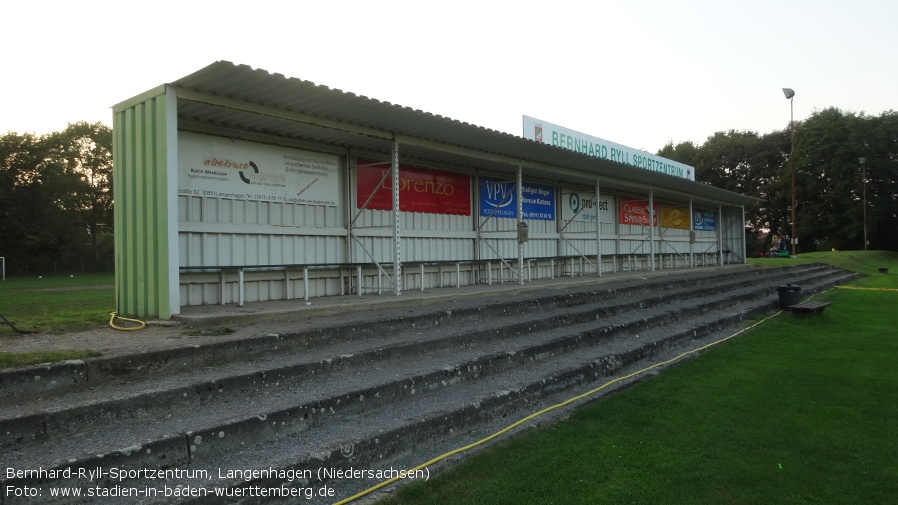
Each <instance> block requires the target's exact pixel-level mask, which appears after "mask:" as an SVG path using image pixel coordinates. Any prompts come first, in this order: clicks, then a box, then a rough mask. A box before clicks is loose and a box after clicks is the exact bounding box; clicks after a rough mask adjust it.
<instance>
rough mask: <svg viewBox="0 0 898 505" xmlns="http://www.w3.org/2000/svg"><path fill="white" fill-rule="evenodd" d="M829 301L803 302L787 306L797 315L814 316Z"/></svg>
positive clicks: (821, 310)
mask: <svg viewBox="0 0 898 505" xmlns="http://www.w3.org/2000/svg"><path fill="white" fill-rule="evenodd" d="M829 304H830V302H803V303H798V304H795V305H791V306H789V310H791V311H792V313H793V314H795V315H796V316H799V317H804V316H816V315H817V314H820V313H821V312H823V309H825V308H826V307H828V306H829Z"/></svg>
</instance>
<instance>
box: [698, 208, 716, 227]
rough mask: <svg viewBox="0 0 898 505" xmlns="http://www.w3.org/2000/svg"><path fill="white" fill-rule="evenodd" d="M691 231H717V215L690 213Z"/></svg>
mask: <svg viewBox="0 0 898 505" xmlns="http://www.w3.org/2000/svg"><path fill="white" fill-rule="evenodd" d="M692 229H693V230H695V231H714V230H716V229H717V214H715V213H713V212H702V211H699V210H695V211H692Z"/></svg>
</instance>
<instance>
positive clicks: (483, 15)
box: [0, 0, 898, 153]
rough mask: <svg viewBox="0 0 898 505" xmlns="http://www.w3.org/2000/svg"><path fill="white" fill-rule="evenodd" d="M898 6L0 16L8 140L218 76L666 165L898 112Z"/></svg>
mask: <svg viewBox="0 0 898 505" xmlns="http://www.w3.org/2000/svg"><path fill="white" fill-rule="evenodd" d="M896 19H898V2H895V1H894V0H854V1H852V2H847V1H844V0H838V1H832V0H778V1H768V0H756V1H740V0H729V1H722V0H707V1H706V0H679V1H670V0H627V1H621V0H584V1H578V0H568V1H561V2H558V1H549V0H543V1H530V0H517V1H504V0H479V1H469V0H455V1H452V2H444V1H438V0H429V1H422V0H415V1H398V0H395V1H394V0H378V1H370V0H368V1H343V0H327V1H324V0H315V1H308V0H293V1H286V2H285V1H281V0H278V1H269V0H253V1H249V2H247V1H231V0H218V1H204V0H179V1H170V0H156V1H154V2H125V1H121V0H115V1H105V0H81V1H78V2H72V1H71V0H68V1H43V0H32V1H28V2H24V1H19V2H4V4H3V6H2V7H0V25H2V29H0V62H2V66H0V69H2V70H0V135H3V134H5V133H7V132H15V133H18V134H24V133H34V134H44V133H51V132H55V131H61V130H64V129H65V128H66V126H67V125H68V124H69V123H75V122H78V121H87V122H91V123H92V122H98V121H99V122H103V123H105V124H107V125H110V126H111V125H112V107H113V106H114V105H115V104H117V103H119V102H122V101H124V100H127V99H129V98H131V97H133V96H136V95H138V94H140V93H142V92H144V91H147V90H149V89H152V88H154V87H156V86H158V85H160V84H165V83H170V82H173V81H176V80H177V79H179V78H181V77H184V76H187V75H189V74H191V73H193V72H195V71H197V70H199V69H201V68H203V67H205V66H207V65H209V64H210V63H213V62H215V61H218V60H225V61H230V62H232V63H236V64H245V65H249V66H250V67H253V68H256V69H263V70H267V71H269V72H271V73H277V74H282V75H284V76H287V77H294V78H298V79H302V80H306V81H312V82H314V83H316V84H320V85H324V86H327V87H329V88H333V89H339V90H342V91H347V92H352V93H355V94H357V95H363V96H367V97H369V98H374V99H377V100H381V101H385V102H390V103H393V104H399V105H403V106H407V107H411V108H414V109H419V110H422V111H425V112H430V113H433V114H438V115H441V116H445V117H449V118H452V119H456V120H459V121H462V122H466V123H471V124H475V125H478V126H482V127H485V128H489V129H492V130H497V131H501V132H505V133H509V134H513V135H517V136H521V135H522V128H523V126H522V123H523V121H522V117H523V116H525V115H526V116H530V117H534V118H537V119H539V120H542V121H545V122H549V123H553V124H556V125H560V126H563V127H565V128H569V129H572V130H576V131H579V132H582V133H585V134H587V135H591V136H594V137H599V138H602V139H605V140H609V141H612V142H616V143H618V144H623V145H625V146H628V147H632V148H637V149H643V150H646V151H649V152H652V153H654V152H656V151H658V150H659V149H661V148H662V147H663V146H664V145H665V144H667V143H668V142H673V143H674V144H675V145H676V144H678V143H680V142H685V141H691V142H694V143H695V144H696V145H701V144H702V143H704V142H705V140H706V139H707V138H708V137H710V136H712V135H714V133H716V132H719V131H729V130H737V131H746V130H750V131H754V132H757V133H759V134H765V133H770V132H773V131H777V130H783V129H786V128H787V127H788V124H789V119H790V104H789V101H788V100H787V99H786V98H785V96H784V95H783V92H782V88H784V87H785V88H792V89H793V90H795V98H794V101H793V104H792V105H793V107H794V118H795V120H796V121H800V120H803V119H805V118H807V117H809V116H810V115H812V114H813V113H814V111H819V110H823V109H825V108H829V107H837V108H839V109H841V110H843V111H845V112H853V113H865V114H867V115H871V116H875V115H879V114H881V113H882V112H885V111H889V110H895V109H898V93H896V90H898V86H896V83H898V64H896V63H898V60H896V56H895V51H896V50H898V30H895V29H894V22H895V20H896Z"/></svg>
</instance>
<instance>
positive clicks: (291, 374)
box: [0, 276, 763, 447]
mask: <svg viewBox="0 0 898 505" xmlns="http://www.w3.org/2000/svg"><path fill="white" fill-rule="evenodd" d="M761 279H763V277H758V276H751V277H750V278H747V279H733V282H732V283H730V284H729V285H728V287H729V288H730V289H733V288H736V287H744V286H753V285H755V284H758V282H759V280H761ZM737 281H738V282H737ZM656 287H657V286H656V285H642V286H639V287H637V288H633V287H630V288H622V289H617V290H605V291H602V292H596V291H590V292H588V294H587V295H584V294H583V293H575V294H568V295H564V296H563V297H561V298H560V299H559V297H554V298H550V299H548V300H546V301H542V300H536V302H534V301H533V300H531V301H530V303H527V304H522V305H528V306H529V305H535V304H536V305H539V307H538V308H539V310H538V311H535V310H531V311H529V312H527V313H525V314H520V313H519V312H520V311H519V310H514V311H506V310H504V309H503V311H502V312H501V313H499V314H497V315H494V316H492V318H484V317H482V314H479V313H478V314H477V320H476V321H474V322H476V323H477V327H476V328H470V327H469V326H468V325H467V324H466V323H469V322H471V321H466V320H465V319H464V316H457V317H456V318H454V319H449V320H448V321H446V322H444V323H443V325H442V328H440V331H439V332H437V333H435V334H434V333H433V332H431V335H429V336H428V337H425V336H423V331H422V330H421V329H420V328H414V327H412V328H406V329H405V331H400V332H399V333H396V334H394V335H392V336H391V337H390V343H389V344H387V345H380V344H381V343H382V342H375V343H376V344H378V345H375V346H373V347H370V346H365V345H364V344H368V342H365V341H362V342H356V341H352V340H350V339H347V340H346V341H345V342H343V343H342V345H339V346H319V347H316V348H312V349H309V350H306V351H305V352H303V353H302V354H301V355H287V356H283V357H278V358H276V359H267V360H265V361H257V362H244V363H239V364H234V365H233V366H221V367H214V368H208V369H203V370H200V371H191V372H189V373H183V372H182V373H180V374H174V375H171V376H165V377H151V378H147V379H146V380H144V381H142V383H141V384H139V385H137V384H135V383H126V384H109V385H97V386H95V387H93V388H91V389H90V390H86V391H76V392H68V393H66V394H65V395H64V396H57V397H49V398H40V399H37V400H30V401H22V402H19V403H18V404H17V405H16V407H17V409H16V415H15V416H9V417H7V416H0V433H2V434H3V435H0V447H3V446H9V445H14V444H17V443H23V442H29V441H32V440H37V439H51V438H55V437H61V436H71V435H74V434H79V433H84V432H88V431H90V429H91V427H92V426H95V425H96V424H97V422H98V421H102V424H103V425H105V426H108V425H110V424H114V423H117V422H132V421H134V420H137V419H140V418H155V417H158V415H159V414H166V413H168V411H169V410H170V409H171V408H172V407H179V408H197V407H202V406H203V404H204V403H206V402H208V401H218V402H222V401H234V400H235V399H239V400H240V401H245V400H246V398H248V397H252V396H255V395H257V394H264V395H269V394H275V393H276V392H277V391H283V390H289V389H290V388H294V387H296V386H297V382H298V381H304V380H307V379H308V378H320V379H324V378H326V377H327V376H328V375H329V374H331V373H334V372H336V371H340V372H345V371H347V370H350V369H358V368H360V367H366V366H370V365H372V364H377V363H385V362H390V361H396V360H401V359H407V358H414V357H417V356H419V355H420V353H421V352H422V349H423V351H424V352H429V353H432V352H434V351H437V350H441V349H447V348H448V349H453V348H457V347H459V346H474V345H476V346H478V347H479V348H484V347H485V346H487V345H489V344H490V343H491V342H493V341H495V340H497V339H504V338H508V336H510V335H511V336H514V335H520V334H523V333H530V332H535V331H538V330H539V331H546V330H551V329H552V328H557V327H560V326H568V325H571V324H576V323H579V322H586V321H593V320H595V319H596V318H599V317H602V318H607V317H608V316H610V315H612V314H622V313H625V312H627V311H629V310H639V309H644V308H647V307H654V306H658V305H663V304H667V303H674V302H677V301H679V300H684V299H688V298H691V297H696V296H709V295H712V294H714V293H716V292H719V291H720V288H704V287H702V286H696V285H694V284H693V285H692V286H687V287H680V288H674V287H673V286H672V285H670V284H665V285H664V286H663V290H661V291H658V293H660V294H647V291H648V292H649V293H651V292H652V291H655V288H656ZM646 288H649V289H648V290H647V289H646ZM614 295H626V296H618V297H615V296H614ZM587 298H588V301H589V302H590V303H589V305H591V306H590V307H588V308H587V309H586V310H582V309H581V307H583V305H584V304H586V301H587ZM534 308H536V307H534ZM434 317H438V318H439V317H442V314H437V315H435V316H434ZM436 325H439V323H436ZM432 326H433V325H432ZM455 328H458V329H455ZM500 345H501V346H505V345H507V344H505V343H501V342H500ZM138 387H139V388H142V391H135V389H136V388H138ZM304 387H305V386H304ZM98 398H99V399H98Z"/></svg>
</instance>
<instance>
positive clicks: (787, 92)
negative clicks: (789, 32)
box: [783, 88, 798, 256]
mask: <svg viewBox="0 0 898 505" xmlns="http://www.w3.org/2000/svg"><path fill="white" fill-rule="evenodd" d="M783 94H784V95H786V99H787V100H789V133H790V135H791V137H792V140H791V143H792V147H791V152H790V153H789V164H790V165H791V172H792V256H795V244H796V242H798V235H796V234H795V120H794V117H795V116H794V109H793V107H792V98H794V97H795V91H793V90H792V89H791V88H783Z"/></svg>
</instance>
